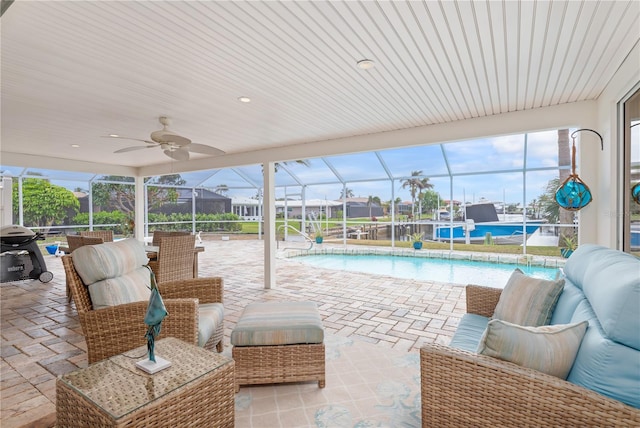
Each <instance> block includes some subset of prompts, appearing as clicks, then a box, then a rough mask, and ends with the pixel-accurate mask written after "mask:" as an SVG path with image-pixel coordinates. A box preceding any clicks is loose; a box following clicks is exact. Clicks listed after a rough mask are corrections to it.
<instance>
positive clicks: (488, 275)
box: [294, 254, 559, 288]
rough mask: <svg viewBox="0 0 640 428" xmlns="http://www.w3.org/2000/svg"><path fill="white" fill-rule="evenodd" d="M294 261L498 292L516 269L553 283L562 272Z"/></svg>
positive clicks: (368, 260) (330, 257)
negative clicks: (495, 289)
mask: <svg viewBox="0 0 640 428" xmlns="http://www.w3.org/2000/svg"><path fill="white" fill-rule="evenodd" d="M294 260H297V261H301V262H302V263H305V264H309V265H313V266H317V267H322V268H327V269H334V270H346V271H351V272H364V273H370V274H379V275H389V276H394V277H397V278H405V279H418V280H425V281H438V282H448V283H453V284H461V285H466V284H477V285H486V286H488V287H496V288H502V287H504V285H505V284H506V282H507V280H508V279H509V276H511V273H512V272H513V270H514V269H515V268H516V267H517V268H519V269H520V270H522V271H523V272H524V273H525V274H527V275H529V276H533V277H536V278H542V279H550V280H553V279H555V278H556V275H557V274H558V272H559V270H558V269H557V268H543V267H539V266H526V265H514V264H505V263H488V262H476V261H468V260H455V259H451V260H449V259H437V258H426V257H400V256H391V255H350V254H322V255H308V256H300V257H296V258H295V259H294Z"/></svg>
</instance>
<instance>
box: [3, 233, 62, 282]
mask: <svg viewBox="0 0 640 428" xmlns="http://www.w3.org/2000/svg"><path fill="white" fill-rule="evenodd" d="M41 239H44V237H43V235H42V234H41V233H39V232H38V233H36V232H34V231H32V230H31V229H27V228H26V227H22V226H18V225H10V226H4V227H2V228H1V229H0V246H1V248H0V249H1V250H2V252H1V253H0V265H1V266H2V270H1V272H0V282H9V281H21V280H23V279H39V280H40V281H41V282H49V281H51V280H52V279H53V273H51V272H49V271H47V266H46V264H45V263H44V258H42V252H41V251H40V248H39V247H38V243H37V242H36V241H38V240H41Z"/></svg>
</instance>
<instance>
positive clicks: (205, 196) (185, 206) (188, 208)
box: [149, 189, 231, 214]
mask: <svg viewBox="0 0 640 428" xmlns="http://www.w3.org/2000/svg"><path fill="white" fill-rule="evenodd" d="M176 191H177V192H178V199H177V201H176V202H175V203H165V204H162V206H160V207H159V208H155V209H152V210H149V212H153V213H165V214H171V213H191V212H192V211H193V203H194V197H195V212H196V213H205V214H218V213H228V212H231V198H228V197H226V196H222V195H220V194H218V193H215V192H212V191H210V190H206V189H197V190H195V191H193V190H191V189H176Z"/></svg>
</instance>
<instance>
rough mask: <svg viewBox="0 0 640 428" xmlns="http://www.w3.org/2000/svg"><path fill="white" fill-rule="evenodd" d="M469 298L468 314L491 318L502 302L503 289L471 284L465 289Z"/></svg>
mask: <svg viewBox="0 0 640 428" xmlns="http://www.w3.org/2000/svg"><path fill="white" fill-rule="evenodd" d="M465 290H466V296H467V313H468V314H476V315H482V316H485V317H487V318H490V317H491V316H492V315H493V312H494V310H495V308H496V305H497V304H498V300H500V294H501V293H502V289H501V288H493V287H484V286H481V285H472V284H469V285H467V286H466V287H465Z"/></svg>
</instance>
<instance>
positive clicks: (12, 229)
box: [0, 224, 36, 238]
mask: <svg viewBox="0 0 640 428" xmlns="http://www.w3.org/2000/svg"><path fill="white" fill-rule="evenodd" d="M35 234H36V233H35V232H34V231H33V230H31V229H27V228H26V227H23V226H18V225H17V224H11V225H9V226H3V227H2V228H0V237H2V238H10V237H14V236H15V237H22V238H26V237H30V236H34V235H35Z"/></svg>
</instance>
